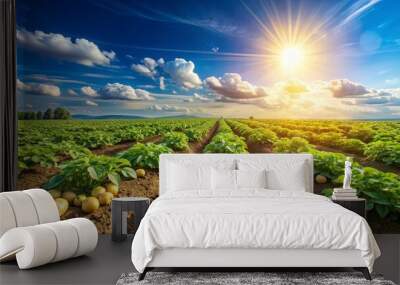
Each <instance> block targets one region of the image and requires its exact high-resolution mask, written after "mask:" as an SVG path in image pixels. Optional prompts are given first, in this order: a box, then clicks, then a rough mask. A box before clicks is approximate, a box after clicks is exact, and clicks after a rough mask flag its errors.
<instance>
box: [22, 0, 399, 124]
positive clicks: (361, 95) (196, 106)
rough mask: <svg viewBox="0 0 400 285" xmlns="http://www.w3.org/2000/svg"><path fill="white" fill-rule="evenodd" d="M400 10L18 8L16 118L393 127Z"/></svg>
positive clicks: (157, 4) (388, 1)
mask: <svg viewBox="0 0 400 285" xmlns="http://www.w3.org/2000/svg"><path fill="white" fill-rule="evenodd" d="M399 10H400V3H399V2H398V1H396V0H356V1H321V0H319V1H273V0H270V1H267V0H265V1H262V0H256V1H245V0H243V1H235V0H230V1H211V0H210V1H190V0H187V1H153V0H149V1H127V0H125V1H106V0H96V1H95V0H93V1H92V0H80V1H78V0H74V1H72V0H69V1H64V0H52V1H50V0H47V1H42V0H36V1H28V0H18V1H17V26H18V31H17V46H18V53H17V55H18V58H17V65H18V67H17V69H18V79H19V81H18V86H17V87H18V93H19V96H18V102H19V109H20V110H27V111H28V110H44V109H46V108H47V107H56V106H65V107H67V108H68V109H70V111H71V112H72V113H74V114H89V115H104V114H125V115H140V116H146V117H158V116H173V115H183V114H184V115H193V116H218V115H224V116H244V117H247V116H250V115H252V116H255V117H266V118H282V117H283V118H286V117H287V118H296V117H299V118H308V117H317V118H372V119H373V118H400V15H399V13H398V11H399Z"/></svg>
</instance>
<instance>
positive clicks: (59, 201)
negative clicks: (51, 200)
mask: <svg viewBox="0 0 400 285" xmlns="http://www.w3.org/2000/svg"><path fill="white" fill-rule="evenodd" d="M55 201H56V205H57V209H58V213H59V214H60V216H62V215H64V214H65V212H66V211H67V210H68V207H69V204H68V201H67V200H66V199H64V198H56V200H55Z"/></svg>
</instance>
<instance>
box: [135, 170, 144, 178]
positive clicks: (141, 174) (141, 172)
mask: <svg viewBox="0 0 400 285" xmlns="http://www.w3.org/2000/svg"><path fill="white" fill-rule="evenodd" d="M145 175H146V171H144V169H141V168H139V169H136V176H137V177H140V178H143V177H145Z"/></svg>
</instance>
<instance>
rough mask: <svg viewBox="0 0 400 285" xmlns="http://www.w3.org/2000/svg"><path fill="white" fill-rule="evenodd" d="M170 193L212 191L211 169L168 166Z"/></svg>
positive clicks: (176, 165)
mask: <svg viewBox="0 0 400 285" xmlns="http://www.w3.org/2000/svg"><path fill="white" fill-rule="evenodd" d="M167 182H168V183H167V187H168V191H188V190H202V189H205V190H211V189H212V185H211V167H208V166H205V167H200V166H189V167H188V166H187V165H181V164H176V163H169V165H168V180H167Z"/></svg>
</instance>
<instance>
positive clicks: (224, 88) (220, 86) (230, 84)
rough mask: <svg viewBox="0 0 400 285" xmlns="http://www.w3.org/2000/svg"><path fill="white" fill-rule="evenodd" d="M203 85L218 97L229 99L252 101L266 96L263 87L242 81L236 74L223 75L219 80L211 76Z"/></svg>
mask: <svg viewBox="0 0 400 285" xmlns="http://www.w3.org/2000/svg"><path fill="white" fill-rule="evenodd" d="M204 83H205V85H206V86H207V87H208V88H210V89H211V90H213V91H214V92H215V93H217V94H218V95H220V96H222V97H226V98H231V99H252V98H258V97H265V96H267V95H268V94H267V90H266V88H265V87H262V86H255V85H252V84H251V83H250V82H248V81H244V80H242V77H241V76H240V74H238V73H225V74H224V76H222V77H219V78H216V77H215V76H211V77H208V78H206V80H205V81H204Z"/></svg>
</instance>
